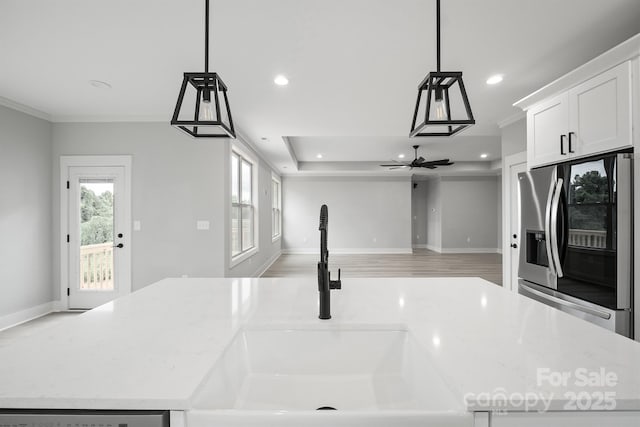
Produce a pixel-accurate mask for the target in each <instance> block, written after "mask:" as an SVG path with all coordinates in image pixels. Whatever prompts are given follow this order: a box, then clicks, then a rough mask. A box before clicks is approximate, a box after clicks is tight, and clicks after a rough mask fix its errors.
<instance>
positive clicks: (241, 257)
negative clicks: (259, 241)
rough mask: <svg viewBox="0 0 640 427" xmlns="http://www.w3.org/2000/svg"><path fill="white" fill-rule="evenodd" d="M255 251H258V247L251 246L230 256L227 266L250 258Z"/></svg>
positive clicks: (232, 265) (230, 266)
mask: <svg viewBox="0 0 640 427" xmlns="http://www.w3.org/2000/svg"><path fill="white" fill-rule="evenodd" d="M257 253H258V247H257V246H254V247H253V248H251V249H249V250H248V251H247V252H243V253H241V254H238V255H236V256H234V257H232V258H231V261H229V268H233V267H235V266H236V265H238V264H240V263H242V262H244V261H246V260H247V259H248V258H251V257H252V256H254V255H255V254H257Z"/></svg>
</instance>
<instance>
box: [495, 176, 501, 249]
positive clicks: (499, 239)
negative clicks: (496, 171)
mask: <svg viewBox="0 0 640 427" xmlns="http://www.w3.org/2000/svg"><path fill="white" fill-rule="evenodd" d="M496 192H497V198H498V241H497V242H496V245H497V246H496V248H497V249H498V252H502V221H503V218H502V175H498V177H497V179H496Z"/></svg>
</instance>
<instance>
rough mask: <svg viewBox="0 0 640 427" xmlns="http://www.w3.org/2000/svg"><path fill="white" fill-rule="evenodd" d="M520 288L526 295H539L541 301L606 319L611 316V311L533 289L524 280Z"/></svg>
mask: <svg viewBox="0 0 640 427" xmlns="http://www.w3.org/2000/svg"><path fill="white" fill-rule="evenodd" d="M520 289H521V290H522V291H524V294H525V295H526V294H531V295H533V296H536V297H538V298H539V299H540V300H541V302H544V301H548V302H549V303H551V304H556V305H560V306H562V307H567V308H571V309H573V310H578V311H582V312H583V313H587V314H591V315H592V316H597V317H600V318H602V319H605V320H609V319H610V318H611V314H609V313H607V312H605V311H600V310H596V309H594V308H591V307H586V306H584V305H580V304H576V303H575V302H571V301H566V300H563V299H561V298H558V297H555V296H553V295H549V294H547V293H544V292H540V291H539V290H537V289H533V288H532V287H530V286H527V285H525V284H524V283H522V282H520Z"/></svg>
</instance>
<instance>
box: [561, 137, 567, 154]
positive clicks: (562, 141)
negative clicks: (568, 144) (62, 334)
mask: <svg viewBox="0 0 640 427" xmlns="http://www.w3.org/2000/svg"><path fill="white" fill-rule="evenodd" d="M566 137H567V135H560V154H562V155H563V156H566V155H567V153H565V152H564V139H565V138H566Z"/></svg>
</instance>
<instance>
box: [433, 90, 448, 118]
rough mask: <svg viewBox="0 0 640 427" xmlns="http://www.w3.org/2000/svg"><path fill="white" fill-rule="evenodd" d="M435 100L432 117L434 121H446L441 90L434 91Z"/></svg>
mask: <svg viewBox="0 0 640 427" xmlns="http://www.w3.org/2000/svg"><path fill="white" fill-rule="evenodd" d="M435 95H436V100H435V105H434V107H435V109H434V112H433V113H434V115H435V119H436V120H447V110H446V107H445V105H444V97H443V96H442V89H439V88H438V89H436V90H435Z"/></svg>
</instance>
